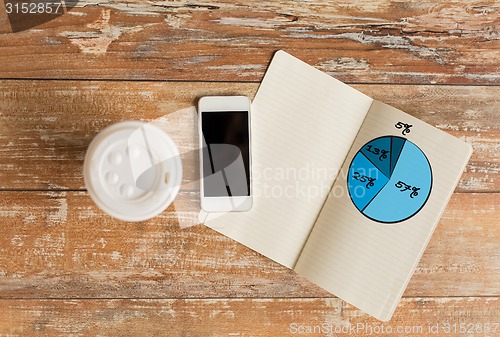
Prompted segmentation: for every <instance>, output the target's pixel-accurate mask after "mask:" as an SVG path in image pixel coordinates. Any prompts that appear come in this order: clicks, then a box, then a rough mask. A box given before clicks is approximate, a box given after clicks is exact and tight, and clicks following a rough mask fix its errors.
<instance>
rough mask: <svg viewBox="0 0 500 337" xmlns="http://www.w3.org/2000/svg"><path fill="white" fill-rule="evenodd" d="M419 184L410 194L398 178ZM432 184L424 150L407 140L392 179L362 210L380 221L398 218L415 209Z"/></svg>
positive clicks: (402, 218) (400, 219) (424, 199)
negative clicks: (399, 185)
mask: <svg viewBox="0 0 500 337" xmlns="http://www.w3.org/2000/svg"><path fill="white" fill-rule="evenodd" d="M400 181H401V182H402V183H404V184H406V185H409V186H411V187H412V188H413V187H417V188H419V190H418V191H417V193H418V195H413V198H412V197H411V193H412V189H411V188H410V189H409V190H406V191H401V190H402V189H404V187H397V186H396V185H397V184H398V182H400ZM431 186H432V172H431V167H430V165H429V162H428V160H427V158H426V157H425V155H424V154H423V152H422V151H421V150H420V149H419V148H418V147H417V146H416V145H415V144H413V143H412V142H410V141H406V142H405V143H404V146H403V150H402V151H401V154H400V156H399V158H398V160H397V163H396V164H395V167H394V171H393V172H392V175H391V179H390V180H389V182H388V183H387V184H386V185H385V187H384V188H383V189H382V190H381V191H380V193H379V194H378V195H377V196H376V198H374V199H373V200H372V201H371V202H370V203H369V204H368V206H366V208H365V209H364V210H363V213H364V214H365V215H366V216H368V217H369V218H372V219H375V220H377V221H381V222H387V223H391V222H398V221H402V220H405V219H407V218H409V217H411V216H413V215H414V214H415V213H417V212H418V211H419V210H420V209H421V208H422V206H423V205H424V204H425V202H426V201H427V198H428V196H429V193H430V191H431Z"/></svg>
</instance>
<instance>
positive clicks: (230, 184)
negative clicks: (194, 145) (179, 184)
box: [201, 111, 250, 197]
mask: <svg viewBox="0 0 500 337" xmlns="http://www.w3.org/2000/svg"><path fill="white" fill-rule="evenodd" d="M201 129H202V133H203V134H202V136H203V137H204V140H205V143H206V147H204V148H203V165H202V169H203V179H204V182H203V184H204V196H206V197H228V196H250V145H249V143H250V139H249V123H248V111H223V112H202V116H201Z"/></svg>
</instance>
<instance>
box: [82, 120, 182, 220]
mask: <svg viewBox="0 0 500 337" xmlns="http://www.w3.org/2000/svg"><path fill="white" fill-rule="evenodd" d="M83 177H84V180H85V186H86V187H87V190H88V192H89V194H90V197H91V198H92V200H93V201H94V202H95V203H96V204H97V206H98V207H99V208H100V209H101V210H103V211H104V212H106V213H107V214H109V215H111V216H113V217H115V218H118V219H120V220H124V221H143V220H147V219H150V218H152V217H155V216H157V215H158V214H160V213H161V212H163V211H164V210H165V209H166V208H167V207H168V206H169V205H170V204H171V203H172V202H173V200H174V198H175V197H176V195H177V193H178V192H179V188H180V185H181V181H182V163H181V159H180V156H179V150H178V149H177V146H176V145H175V143H174V141H173V140H172V139H171V138H170V136H169V135H168V134H167V133H166V132H164V131H163V130H161V129H160V128H158V127H156V126H154V125H151V124H147V123H144V122H139V121H126V122H120V123H116V124H113V125H111V126H109V127H107V128H106V129H104V130H102V131H101V132H100V133H99V134H98V135H97V136H96V137H95V138H94V139H93V140H92V142H91V143H90V145H89V147H88V149H87V153H86V155H85V161H84V165H83Z"/></svg>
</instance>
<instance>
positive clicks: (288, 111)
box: [205, 51, 373, 268]
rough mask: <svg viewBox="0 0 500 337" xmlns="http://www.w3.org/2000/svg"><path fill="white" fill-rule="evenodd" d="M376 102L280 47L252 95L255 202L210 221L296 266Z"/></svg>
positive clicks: (210, 223)
mask: <svg viewBox="0 0 500 337" xmlns="http://www.w3.org/2000/svg"><path fill="white" fill-rule="evenodd" d="M372 102H373V100H372V99H371V98H369V97H368V96H366V95H364V94H362V93H360V92H358V91H356V90H355V89H353V88H351V87H349V86H347V85H345V84H343V83H342V82H340V81H337V80H335V79H334V78H332V77H330V76H329V75H327V74H325V73H323V72H321V71H319V70H317V69H316V68H314V67H311V66H310V65H308V64H306V63H304V62H302V61H300V60H298V59H297V58H295V57H293V56H291V55H289V54H287V53H285V52H283V51H278V52H277V53H276V54H275V56H274V58H273V60H272V62H271V64H270V66H269V68H268V70H267V72H266V75H265V77H264V79H263V81H262V83H261V85H260V87H259V90H258V92H257V95H256V97H255V99H254V101H253V103H252V112H251V137H252V170H253V171H252V175H253V182H252V183H253V192H254V198H253V207H252V209H251V210H250V211H248V212H232V213H226V214H214V213H212V214H209V215H208V218H207V219H206V220H205V224H206V225H207V226H208V227H210V228H213V229H215V230H216V231H218V232H220V233H222V234H224V235H226V236H228V237H230V238H232V239H234V240H236V241H238V242H240V243H242V244H244V245H246V246H248V247H250V248H252V249H254V250H256V251H257V252H259V253H261V254H263V255H265V256H267V257H269V258H271V259H273V260H275V261H277V262H279V263H281V264H283V265H285V266H287V267H289V268H291V267H293V265H294V264H295V263H296V261H297V258H298V255H299V253H300V251H301V250H302V248H303V245H304V243H305V241H306V239H307V237H308V235H309V233H310V230H311V228H312V226H313V224H314V222H315V220H316V217H317V216H318V213H319V210H320V208H321V207H322V205H323V203H324V201H325V199H326V196H327V194H328V192H329V191H330V189H331V186H332V184H333V182H334V180H335V178H336V176H337V173H338V171H339V170H340V167H341V166H342V162H343V161H344V158H345V156H346V155H347V152H348V151H349V148H350V146H351V144H352V142H353V140H354V138H355V136H356V134H357V132H358V131H359V128H360V127H361V124H362V122H363V119H364V118H365V116H366V113H367V111H368V109H369V108H370V105H371V103H372Z"/></svg>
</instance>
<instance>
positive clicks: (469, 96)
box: [0, 81, 500, 191]
mask: <svg viewBox="0 0 500 337" xmlns="http://www.w3.org/2000/svg"><path fill="white" fill-rule="evenodd" d="M354 87H355V88H357V89H359V90H361V91H362V92H364V93H366V94H368V95H370V96H372V97H374V98H376V99H379V100H382V101H384V102H386V103H388V104H391V105H394V106H396V107H398V108H400V109H402V110H404V111H406V112H408V113H410V114H412V115H414V116H416V117H417V118H421V119H422V120H424V121H426V122H428V123H430V124H432V125H434V126H437V127H438V128H441V129H443V130H445V131H447V132H450V133H452V134H454V135H455V136H457V137H461V138H463V139H465V140H466V141H468V142H470V143H471V144H472V145H473V147H474V153H473V156H472V158H471V161H470V162H469V165H468V166H467V169H466V172H465V174H464V175H463V177H462V180H461V181H460V184H459V187H458V190H459V191H499V190H500V181H499V180H498V179H495V177H496V176H497V175H498V174H499V173H500V164H499V158H498V151H499V147H500V144H499V142H498V139H499V138H500V122H499V121H498V109H499V107H500V95H499V89H498V87H489V86H486V87H484V86H483V87H476V86H470V87H457V86H407V85H355V86H354ZM256 90H257V84H251V83H216V82H209V83H172V82H163V83H162V82H95V81H94V82H92V81H0V123H1V126H2V128H1V130H0V188H1V189H83V188H84V184H83V178H82V163H83V158H84V155H85V151H86V148H87V146H88V144H89V143H90V141H91V139H92V138H93V137H94V136H95V135H96V134H97V133H98V132H99V131H100V130H102V129H103V128H104V127H106V126H107V125H109V124H112V123H114V122H117V121H121V120H127V119H141V120H155V119H158V118H160V117H162V116H165V115H168V114H171V113H172V112H175V111H177V110H179V109H183V108H186V107H189V106H192V105H193V104H195V102H196V99H197V98H198V97H201V96H203V95H208V94H212V95H214V94H225V95H229V94H243V95H248V96H250V97H253V96H254V94H255V92H256ZM171 116H173V115H171ZM174 119H175V120H174V121H172V124H173V125H175V128H174V129H175V130H173V132H174V133H175V137H176V139H177V143H178V145H179V147H180V150H181V152H185V155H184V158H183V160H184V182H185V183H187V182H188V181H192V180H196V179H197V178H198V177H199V174H198V163H197V160H198V157H197V153H196V151H193V150H192V148H193V146H194V145H193V142H194V139H195V138H193V137H194V134H195V126H194V123H195V121H193V120H192V118H191V119H190V118H189V117H187V116H186V115H183V114H180V116H179V117H176V118H174Z"/></svg>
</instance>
